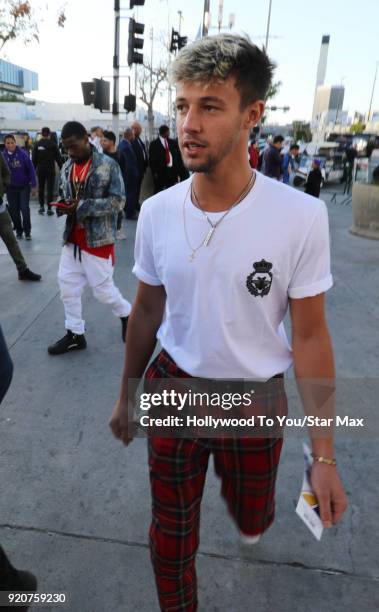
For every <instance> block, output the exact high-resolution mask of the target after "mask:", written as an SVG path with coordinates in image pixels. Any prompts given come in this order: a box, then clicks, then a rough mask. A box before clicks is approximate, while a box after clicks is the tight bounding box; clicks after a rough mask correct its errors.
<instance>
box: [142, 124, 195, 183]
mask: <svg viewBox="0 0 379 612" xmlns="http://www.w3.org/2000/svg"><path fill="white" fill-rule="evenodd" d="M149 160H150V168H151V172H152V174H153V180H154V192H155V193H158V192H159V191H163V190H164V189H168V188H169V187H172V186H173V185H176V183H178V182H179V181H184V180H185V179H187V178H188V176H189V175H188V171H187V170H186V168H185V167H184V165H183V160H182V156H181V155H180V151H179V148H178V144H177V141H176V140H173V139H172V138H170V128H169V127H168V126H167V125H161V127H160V128H159V136H158V138H157V139H156V140H153V142H152V143H151V144H150V147H149Z"/></svg>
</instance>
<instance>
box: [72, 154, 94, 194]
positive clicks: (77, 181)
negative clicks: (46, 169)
mask: <svg viewBox="0 0 379 612" xmlns="http://www.w3.org/2000/svg"><path fill="white" fill-rule="evenodd" d="M91 161H92V159H91V157H90V158H89V159H88V161H87V163H86V164H85V165H84V166H83V168H82V169H81V171H80V172H79V174H78V175H76V164H75V163H74V165H73V167H72V184H73V186H74V191H75V200H77V199H78V196H79V194H80V192H81V190H82V188H83V181H82V178H83V177H84V176H85V174H86V172H87V170H88V166H89V165H90V163H91Z"/></svg>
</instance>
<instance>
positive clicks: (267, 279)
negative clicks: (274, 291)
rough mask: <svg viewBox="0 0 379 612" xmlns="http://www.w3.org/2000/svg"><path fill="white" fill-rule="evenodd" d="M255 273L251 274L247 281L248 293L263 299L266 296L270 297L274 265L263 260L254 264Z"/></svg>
mask: <svg viewBox="0 0 379 612" xmlns="http://www.w3.org/2000/svg"><path fill="white" fill-rule="evenodd" d="M253 268H254V272H252V273H251V274H249V276H248V277H247V279H246V287H247V289H248V291H249V292H250V293H251V294H252V295H254V296H255V297H256V296H257V295H260V296H261V297H262V298H263V296H264V295H268V294H269V293H270V289H271V283H272V272H271V268H272V263H270V262H269V261H266V260H265V259H261V261H255V262H254V264H253Z"/></svg>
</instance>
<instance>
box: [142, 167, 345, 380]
mask: <svg viewBox="0 0 379 612" xmlns="http://www.w3.org/2000/svg"><path fill="white" fill-rule="evenodd" d="M191 180H192V178H190V179H188V180H186V181H183V182H182V183H179V184H178V185H175V186H174V187H171V188H170V189H167V190H166V191H162V192H160V193H158V194H157V195H155V196H153V197H152V198H150V199H148V200H147V201H145V202H144V204H143V206H142V209H141V214H140V216H139V219H138V226H137V236H136V244H135V265H134V268H133V272H134V274H135V275H136V276H137V277H138V278H139V279H140V280H141V281H143V282H144V283H147V284H149V285H164V287H165V290H166V293H167V301H166V312H165V317H164V320H163V322H162V325H161V326H160V328H159V331H158V339H159V340H160V342H161V345H162V346H163V348H164V349H166V351H167V352H168V353H169V354H170V355H171V357H172V358H173V359H174V361H175V362H176V363H177V365H178V366H179V367H180V368H182V369H183V370H185V371H186V372H188V374H190V375H191V376H198V377H206V378H208V377H209V378H252V379H263V380H267V379H269V378H271V377H272V376H274V375H275V374H279V373H281V372H284V371H285V370H287V369H288V368H289V367H290V365H291V364H292V355H291V347H290V345H289V343H288V340H287V337H286V333H285V330H284V326H283V319H284V317H285V314H286V311H287V307H288V297H291V298H305V297H310V296H314V295H317V294H319V293H323V292H324V291H326V290H327V289H329V288H330V287H331V286H332V284H333V280H332V276H331V273H330V249H329V228H328V214H327V209H326V206H325V204H324V202H322V201H321V200H318V199H316V198H314V197H312V196H309V195H306V194H304V193H301V192H299V191H296V190H295V189H293V188H292V187H289V186H287V185H284V184H283V183H280V182H279V181H276V180H273V179H270V178H268V177H265V176H263V174H261V173H259V172H257V173H256V181H255V185H254V187H253V189H252V190H251V192H250V193H249V194H248V196H247V197H246V198H245V199H244V200H243V201H242V202H241V203H240V204H238V205H237V206H236V207H235V208H234V209H232V210H231V211H230V213H229V214H228V215H227V216H226V217H225V219H224V220H223V221H221V223H220V225H219V226H218V227H217V229H216V230H215V232H214V234H213V236H212V239H211V240H210V243H209V245H208V246H206V247H201V248H200V249H199V250H198V251H197V253H196V256H195V258H194V260H193V261H192V262H190V261H189V256H190V254H191V248H190V247H189V246H188V243H187V240H186V237H185V231H184V221H183V208H184V210H185V216H186V226H187V234H188V237H189V241H190V243H191V246H192V248H195V247H197V246H199V244H201V242H202V240H204V238H205V237H206V235H207V234H208V231H209V229H210V226H209V224H208V222H207V220H206V219H205V217H204V215H203V213H202V212H201V211H200V210H199V209H198V208H196V207H195V206H194V205H193V203H192V202H191V198H190V191H189V186H190V182H191ZM184 201H185V205H184V206H183V202H184ZM207 214H208V216H209V218H210V219H211V220H212V222H215V221H216V220H217V219H218V218H220V217H221V216H222V215H223V213H207Z"/></svg>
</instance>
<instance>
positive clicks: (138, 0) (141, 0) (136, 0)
mask: <svg viewBox="0 0 379 612" xmlns="http://www.w3.org/2000/svg"><path fill="white" fill-rule="evenodd" d="M144 4H145V0H130V9H132V8H134V7H135V6H143V5H144Z"/></svg>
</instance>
